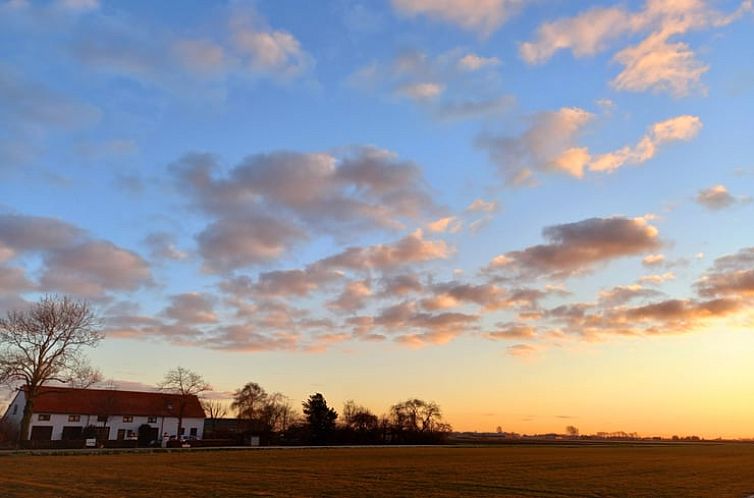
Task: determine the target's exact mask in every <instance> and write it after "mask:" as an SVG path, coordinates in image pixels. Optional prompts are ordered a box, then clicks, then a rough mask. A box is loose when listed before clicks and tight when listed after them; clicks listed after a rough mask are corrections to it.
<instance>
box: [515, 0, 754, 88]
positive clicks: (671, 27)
mask: <svg viewBox="0 0 754 498" xmlns="http://www.w3.org/2000/svg"><path fill="white" fill-rule="evenodd" d="M751 10H752V3H751V1H748V0H747V1H745V2H742V3H741V5H740V7H739V8H738V9H737V10H736V11H735V12H733V13H732V14H728V15H725V14H722V13H720V12H717V11H715V10H713V9H711V8H709V7H708V6H707V3H706V2H704V1H702V0H684V1H666V0H650V1H647V2H646V3H645V6H644V8H643V10H639V11H636V12H629V11H628V10H626V9H624V8H622V7H608V8H605V7H596V8H592V9H589V10H587V11H584V12H582V13H581V14H578V15H576V16H574V17H571V18H565V19H560V20H557V21H554V22H548V23H545V24H543V25H541V26H540V27H539V29H538V30H537V36H536V39H535V40H534V41H530V42H525V43H522V44H521V45H520V46H519V54H520V55H521V57H522V58H523V59H524V60H525V61H526V62H528V63H529V64H538V63H542V62H545V61H547V60H548V59H549V58H550V57H552V56H553V55H554V54H555V53H556V52H557V51H559V50H571V52H572V53H573V55H574V56H575V57H586V56H593V55H595V54H597V53H599V52H602V51H604V50H606V49H608V48H609V47H610V45H611V44H613V43H615V42H616V41H618V40H620V39H622V38H625V37H627V36H630V35H635V34H638V33H646V34H647V35H646V37H645V38H644V39H643V40H642V41H640V42H639V43H638V44H637V45H634V46H630V47H626V48H624V49H623V50H620V51H619V52H618V53H617V54H615V57H614V60H615V61H616V62H618V63H619V64H621V65H622V66H623V70H622V71H621V72H620V74H618V75H617V76H616V77H615V78H614V79H613V80H612V82H611V84H612V86H613V87H614V88H616V89H618V90H626V91H635V92H639V91H655V92H667V93H670V94H671V95H674V96H676V97H681V96H685V95H688V94H690V93H692V92H693V91H694V90H697V89H702V88H703V87H702V85H701V83H700V78H701V76H702V75H703V74H704V73H705V72H706V71H707V70H708V69H709V67H708V66H706V65H705V64H703V63H701V62H699V61H698V60H697V59H696V54H695V53H694V51H693V50H692V49H691V48H690V47H689V46H688V44H686V43H685V42H681V41H671V38H673V37H675V36H680V35H683V34H686V33H687V32H689V31H691V30H701V29H708V28H716V27H721V26H725V25H727V24H730V23H731V22H733V21H735V20H736V19H737V18H739V17H740V16H741V15H743V14H744V13H746V12H749V11H751Z"/></svg>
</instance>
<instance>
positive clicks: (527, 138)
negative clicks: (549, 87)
mask: <svg viewBox="0 0 754 498" xmlns="http://www.w3.org/2000/svg"><path fill="white" fill-rule="evenodd" d="M593 118H594V115H593V114H592V113H590V112H587V111H585V110H583V109H579V108H577V107H564V108H561V109H559V110H557V111H550V112H542V113H539V114H536V115H535V116H533V117H532V119H531V124H530V126H529V128H528V129H527V130H526V131H525V132H524V133H523V134H522V135H520V136H518V137H515V138H511V137H505V136H498V137H495V136H489V135H487V136H485V135H482V136H481V137H480V138H479V139H478V144H479V145H480V146H481V147H482V148H484V149H486V150H487V152H488V153H489V155H490V158H491V159H492V161H493V162H494V163H495V164H497V166H498V168H499V170H500V173H501V174H502V175H503V177H504V178H505V179H506V181H507V182H508V183H510V184H514V185H520V184H523V183H526V182H528V181H530V180H531V177H532V175H533V174H534V172H535V171H538V172H543V171H544V172H553V171H560V172H565V173H568V174H571V175H574V176H577V177H580V176H581V175H582V170H583V167H584V166H585V164H586V160H587V159H588V156H586V157H585V156H584V149H582V148H577V147H575V146H574V142H575V140H576V138H577V137H578V136H579V134H580V133H581V131H582V130H583V128H584V127H585V126H586V125H587V124H588V123H589V122H591V121H592V120H593Z"/></svg>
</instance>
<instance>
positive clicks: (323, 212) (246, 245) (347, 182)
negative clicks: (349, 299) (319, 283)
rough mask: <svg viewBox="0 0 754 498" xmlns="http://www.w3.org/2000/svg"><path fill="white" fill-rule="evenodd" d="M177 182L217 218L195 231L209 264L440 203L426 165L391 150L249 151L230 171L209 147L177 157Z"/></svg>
mask: <svg viewBox="0 0 754 498" xmlns="http://www.w3.org/2000/svg"><path fill="white" fill-rule="evenodd" d="M172 170H173V171H174V173H175V175H176V178H177V181H178V185H179V186H180V188H181V190H182V191H183V192H185V193H186V194H187V195H189V197H190V198H191V200H192V201H193V203H194V204H195V205H197V206H198V207H199V208H200V209H201V210H202V211H204V212H206V213H207V214H209V215H210V216H212V217H213V218H215V221H213V222H212V223H211V224H210V225H209V226H208V227H207V228H206V229H205V230H204V231H203V232H202V233H201V234H199V235H198V237H197V239H198V241H199V243H200V253H201V254H202V255H203V257H204V258H205V263H206V264H207V267H208V268H209V269H213V270H232V269H234V268H239V267H243V266H248V265H252V264H259V263H264V262H268V261H272V260H274V259H277V258H279V257H281V256H283V255H284V254H286V252H287V251H288V250H289V249H290V248H291V246H292V245H293V244H295V243H296V242H298V241H300V240H303V239H305V238H308V237H311V236H318V235H335V236H336V237H338V236H341V234H348V235H349V236H351V235H352V234H353V233H356V232H364V231H370V230H394V229H400V228H403V226H404V223H406V222H414V221H416V220H419V219H421V218H423V217H424V216H426V215H428V214H432V213H434V212H435V211H436V210H437V208H436V206H435V204H434V202H433V201H432V198H431V196H430V194H429V191H428V189H427V187H426V185H425V183H424V180H423V178H422V174H421V169H420V168H419V167H418V166H417V165H416V164H414V163H411V162H409V161H401V160H398V159H397V158H396V156H395V155H394V154H392V153H390V152H388V151H385V150H381V149H377V148H373V147H361V148H353V149H349V150H347V151H345V152H344V153H342V154H340V155H339V156H337V157H336V156H334V155H331V154H327V153H294V152H275V153H271V154H258V155H254V156H249V157H248V158H246V159H245V160H243V161H242V162H241V163H240V164H238V165H237V166H236V167H234V168H232V169H231V170H230V171H229V173H228V174H227V175H225V176H219V175H217V174H216V171H217V170H219V166H218V164H217V160H216V159H215V158H214V157H212V156H210V155H207V154H192V155H188V156H185V157H184V158H182V159H181V160H180V161H178V162H177V163H176V164H174V165H173V167H172Z"/></svg>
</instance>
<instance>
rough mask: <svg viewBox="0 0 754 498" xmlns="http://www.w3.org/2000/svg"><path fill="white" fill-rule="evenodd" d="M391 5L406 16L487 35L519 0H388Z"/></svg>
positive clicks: (513, 11)
mask: <svg viewBox="0 0 754 498" xmlns="http://www.w3.org/2000/svg"><path fill="white" fill-rule="evenodd" d="M392 2H393V8H394V9H395V10H396V11H397V12H398V13H399V14H401V15H404V16H406V17H416V16H419V15H424V16H427V17H428V18H430V19H433V20H438V21H442V22H446V23H449V24H455V25H456V26H458V27H460V28H462V29H465V30H468V31H473V32H476V33H479V34H480V35H481V36H485V37H486V36H489V35H490V34H492V33H493V32H494V31H495V30H497V28H499V27H500V26H501V25H502V24H503V23H504V22H505V21H506V20H507V19H508V18H509V17H510V16H511V15H513V14H515V13H516V12H517V11H518V8H519V6H520V5H521V4H522V3H523V2H522V1H521V0H392Z"/></svg>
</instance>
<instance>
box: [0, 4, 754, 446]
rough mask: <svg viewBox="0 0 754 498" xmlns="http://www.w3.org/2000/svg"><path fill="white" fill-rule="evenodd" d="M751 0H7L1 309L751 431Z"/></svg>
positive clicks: (674, 424)
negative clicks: (75, 305) (59, 307)
mask: <svg viewBox="0 0 754 498" xmlns="http://www.w3.org/2000/svg"><path fill="white" fill-rule="evenodd" d="M752 61H754V6H753V5H752V2H751V0H746V1H743V2H741V1H739V0H731V1H727V0H720V1H713V0H709V1H704V0H647V1H646V2H644V1H608V0H605V1H594V2H587V1H582V2H572V1H567V0H386V1H384V2H379V1H359V0H352V1H351V0H321V1H317V2H305V1H303V0H297V1H296V0H275V1H272V0H269V1H265V0H258V1H249V2H242V1H229V2H221V1H217V2H207V1H192V0H185V1H182V2H180V3H173V2H151V1H128V2H125V1H122V2H117V1H113V2H110V1H104V0H102V1H98V0H61V1H50V2H41V1H40V2H27V1H23V0H10V1H5V2H4V3H2V4H0V311H5V310H11V309H20V308H23V306H25V305H26V304H27V303H29V302H34V301H35V300H37V299H38V298H39V297H40V296H42V295H44V294H49V293H52V294H58V295H72V296H75V297H77V298H81V299H85V300H87V301H89V302H90V303H92V305H93V306H94V308H95V309H96V310H97V313H98V314H99V316H100V317H101V318H102V322H103V327H104V331H105V335H106V338H105V340H104V341H103V342H102V343H101V344H100V345H99V347H97V348H96V349H94V350H92V351H91V352H90V359H91V361H92V363H93V364H94V365H96V366H97V367H98V368H100V369H101V370H102V372H103V375H104V376H105V377H106V378H108V379H113V380H114V381H115V382H116V383H119V384H120V385H123V386H147V385H154V384H155V383H157V382H158V381H159V380H160V379H161V378H162V376H163V375H164V373H165V372H166V371H167V370H169V369H170V368H173V367H175V366H177V365H182V366H184V367H186V368H190V369H192V370H195V371H197V372H199V373H201V374H202V375H203V376H204V377H205V378H206V379H207V380H208V381H209V382H210V383H211V384H212V385H213V386H214V389H215V393H214V396H216V397H220V398H223V397H227V396H228V395H229V393H232V391H233V390H234V389H237V388H239V387H241V386H242V385H243V384H244V383H246V382H249V381H255V382H258V383H259V384H260V385H262V386H263V387H264V388H265V389H267V390H268V391H279V392H282V393H284V394H286V395H287V396H289V397H290V399H291V400H292V402H293V403H294V405H297V404H298V403H299V402H300V400H303V399H305V398H306V397H307V396H308V395H309V394H311V393H312V392H322V393H324V394H325V396H326V398H327V399H328V401H329V403H330V404H331V405H333V406H334V407H335V408H336V409H338V408H340V406H342V403H343V402H344V401H346V400H349V399H353V400H356V401H357V402H358V403H360V404H363V405H366V406H368V407H369V408H371V409H372V410H373V411H375V412H376V413H385V412H387V411H388V410H389V407H390V405H392V404H394V403H396V402H398V401H402V400H405V399H407V398H409V397H419V398H422V399H427V400H434V401H436V402H438V403H439V404H440V406H441V407H442V409H443V413H444V415H445V418H446V419H447V421H448V422H450V423H451V424H452V425H453V427H454V428H455V429H456V430H479V431H491V430H495V429H496V428H497V427H498V426H500V427H501V428H502V429H503V430H505V431H515V432H521V433H542V432H562V431H563V430H564V428H565V426H566V425H574V426H576V427H578V428H579V429H580V430H581V432H582V433H594V432H598V431H603V432H613V431H626V432H638V433H640V434H642V435H665V436H669V435H673V434H697V435H702V436H705V437H718V436H723V437H752V436H754V429H752V424H751V421H752V420H754V369H753V368H752V367H751V361H750V358H751V352H752V351H754V336H753V335H752V330H754V223H752V220H753V219H754V204H753V203H752V196H754V154H753V153H754V141H752V130H753V129H754V127H753V126H752V118H751V116H752V115H754V63H753V62H752Z"/></svg>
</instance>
